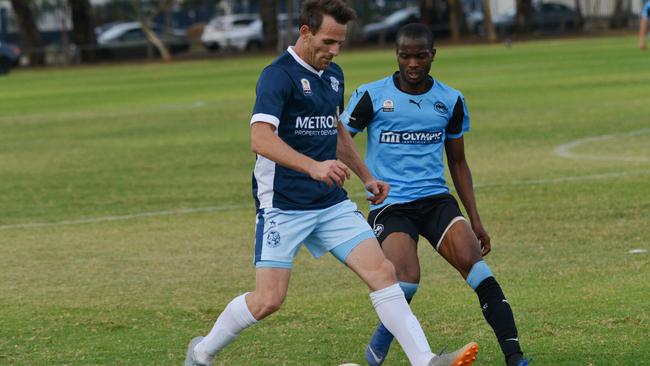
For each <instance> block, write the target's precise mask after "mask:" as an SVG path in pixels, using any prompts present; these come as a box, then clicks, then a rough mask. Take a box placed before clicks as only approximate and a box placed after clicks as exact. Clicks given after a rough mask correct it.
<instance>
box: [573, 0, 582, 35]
mask: <svg viewBox="0 0 650 366" xmlns="http://www.w3.org/2000/svg"><path fill="white" fill-rule="evenodd" d="M574 7H575V10H576V16H575V18H574V19H573V27H574V28H575V30H580V28H581V27H582V23H583V22H584V19H582V5H581V4H580V0H575V3H574Z"/></svg>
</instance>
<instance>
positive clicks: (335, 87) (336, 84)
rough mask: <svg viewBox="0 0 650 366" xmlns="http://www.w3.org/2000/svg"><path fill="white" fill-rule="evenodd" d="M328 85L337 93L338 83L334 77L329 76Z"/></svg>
mask: <svg viewBox="0 0 650 366" xmlns="http://www.w3.org/2000/svg"><path fill="white" fill-rule="evenodd" d="M330 85H332V89H334V91H335V92H337V91H339V81H338V80H336V78H335V77H334V76H330Z"/></svg>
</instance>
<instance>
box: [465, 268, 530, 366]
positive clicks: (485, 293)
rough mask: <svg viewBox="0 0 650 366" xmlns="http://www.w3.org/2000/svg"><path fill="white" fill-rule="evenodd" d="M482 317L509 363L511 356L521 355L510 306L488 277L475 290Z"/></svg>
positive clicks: (492, 279) (498, 287)
mask: <svg viewBox="0 0 650 366" xmlns="http://www.w3.org/2000/svg"><path fill="white" fill-rule="evenodd" d="M476 294H477V295H478V300H479V302H480V304H481V310H482V311H483V316H484V317H485V320H487V322H488V324H490V326H491V327H492V329H493V330H494V334H496V336H497V340H498V341H499V346H501V351H503V355H504V356H505V358H506V362H508V361H509V359H510V357H511V356H519V358H521V355H523V352H522V351H521V347H520V346H519V339H518V338H517V326H516V325H515V317H514V315H513V314H512V309H511V308H510V304H508V301H507V300H506V297H505V295H503V291H502V290H501V286H499V283H498V282H497V280H495V279H494V277H488V278H486V279H484V280H483V282H481V284H480V285H478V287H477V288H476Z"/></svg>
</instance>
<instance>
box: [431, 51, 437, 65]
mask: <svg viewBox="0 0 650 366" xmlns="http://www.w3.org/2000/svg"><path fill="white" fill-rule="evenodd" d="M435 58H436V49H435V48H434V49H432V50H431V62H433V60H434V59H435Z"/></svg>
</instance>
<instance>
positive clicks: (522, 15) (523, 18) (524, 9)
mask: <svg viewBox="0 0 650 366" xmlns="http://www.w3.org/2000/svg"><path fill="white" fill-rule="evenodd" d="M516 25H517V31H518V32H521V33H529V32H530V31H531V30H532V29H533V4H532V1H531V0H517V22H516Z"/></svg>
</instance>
